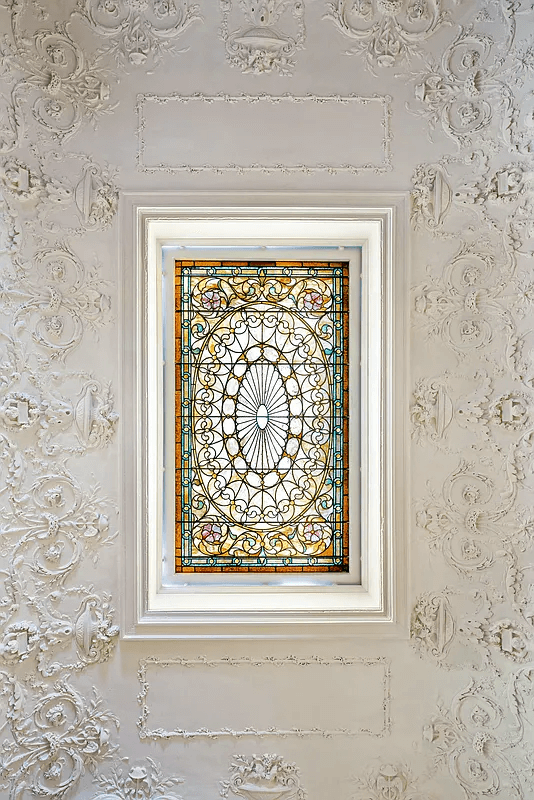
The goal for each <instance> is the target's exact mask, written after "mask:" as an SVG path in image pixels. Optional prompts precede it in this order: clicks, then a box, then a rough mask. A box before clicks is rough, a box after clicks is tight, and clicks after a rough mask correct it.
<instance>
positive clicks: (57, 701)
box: [0, 673, 118, 800]
mask: <svg viewBox="0 0 534 800" xmlns="http://www.w3.org/2000/svg"><path fill="white" fill-rule="evenodd" d="M0 677H1V679H2V683H3V694H4V695H5V696H6V695H7V698H8V710H7V713H6V719H7V723H8V726H9V731H10V733H11V739H5V740H4V741H3V742H2V750H1V753H0V770H1V772H0V786H1V787H2V788H3V789H5V790H6V791H8V792H9V795H6V797H7V796H9V800H18V799H19V798H22V797H23V796H28V794H29V795H32V796H34V797H48V798H50V800H54V799H56V798H57V800H61V798H63V797H65V795H66V794H67V793H69V792H72V790H73V789H74V788H75V787H76V785H77V784H78V782H79V780H80V778H81V777H82V775H83V774H84V773H85V772H86V771H89V772H91V773H94V772H95V771H96V769H97V767H98V764H99V763H100V762H101V761H103V760H105V759H106V758H110V757H112V756H113V755H114V753H115V752H116V750H117V747H116V746H115V745H113V744H112V743H111V732H112V728H114V727H116V726H117V724H118V721H117V719H116V718H115V717H114V716H113V714H111V713H110V712H108V711H105V710H103V709H102V703H101V700H100V698H99V696H98V694H97V693H96V690H94V693H93V696H92V697H90V698H84V697H83V696H82V695H81V694H79V692H77V691H76V690H75V689H74V688H73V687H72V686H71V685H70V684H69V683H68V682H67V681H66V680H61V681H58V682H57V683H54V684H53V685H52V686H45V685H40V686H36V687H32V688H30V687H27V686H24V685H23V684H22V683H20V682H19V681H17V680H16V679H15V678H13V677H11V676H10V675H8V674H6V673H2V674H1V676H0Z"/></svg>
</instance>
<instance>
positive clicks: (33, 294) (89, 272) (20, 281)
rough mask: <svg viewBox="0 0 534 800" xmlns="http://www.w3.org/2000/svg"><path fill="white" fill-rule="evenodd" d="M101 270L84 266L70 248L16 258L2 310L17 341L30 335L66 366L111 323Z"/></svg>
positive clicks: (5, 281)
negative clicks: (9, 315)
mask: <svg viewBox="0 0 534 800" xmlns="http://www.w3.org/2000/svg"><path fill="white" fill-rule="evenodd" d="M98 270H99V265H96V264H95V265H94V266H91V267H89V268H87V267H85V266H84V264H82V262H81V260H80V259H79V258H78V256H76V255H75V254H74V252H73V251H72V249H71V248H70V247H69V246H68V245H67V244H65V243H62V244H58V245H56V246H52V247H49V248H46V249H44V250H38V251H37V252H35V253H34V254H33V255H32V258H31V260H30V259H26V258H22V257H18V256H17V257H15V258H14V259H13V262H12V265H11V268H10V269H9V268H8V269H6V270H5V271H4V279H3V287H2V288H3V291H2V295H1V297H0V304H1V305H4V307H5V308H6V310H10V311H11V312H12V314H13V325H14V329H15V330H16V332H17V335H18V336H21V335H22V332H23V329H27V330H29V331H31V335H32V339H33V341H34V342H35V344H37V345H39V346H40V347H42V348H43V349H44V350H45V352H46V353H47V354H48V355H50V356H51V358H53V359H57V360H62V359H64V358H65V356H66V355H67V354H68V353H70V352H71V351H72V350H73V349H74V348H75V347H77V346H78V345H79V343H80V342H81V340H82V337H83V335H84V332H85V331H86V330H90V331H91V332H92V333H93V334H96V333H97V332H98V329H99V328H100V327H101V326H103V325H105V324H107V323H108V322H109V321H110V320H111V300H110V297H109V295H108V294H107V293H106V292H105V289H106V288H107V287H106V284H105V282H104V281H102V280H100V278H99V276H98Z"/></svg>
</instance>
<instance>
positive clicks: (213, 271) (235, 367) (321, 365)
mask: <svg viewBox="0 0 534 800" xmlns="http://www.w3.org/2000/svg"><path fill="white" fill-rule="evenodd" d="M348 286H349V275H348V265H347V264H344V263H338V262H266V261H258V262H211V261H210V262H208V261H177V262H176V274H175V301H176V313H175V362H176V364H175V376H176V517H175V520H176V571H177V572H190V571H207V572H210V571H213V572H224V571H232V572H251V571H252V572H254V571H255V572H263V571H265V572H271V571H272V572H294V571H299V572H302V571H321V572H328V571H346V570H347V569H348V465H347V460H348V410H347V397H348V328H349V318H348V313H349V303H348Z"/></svg>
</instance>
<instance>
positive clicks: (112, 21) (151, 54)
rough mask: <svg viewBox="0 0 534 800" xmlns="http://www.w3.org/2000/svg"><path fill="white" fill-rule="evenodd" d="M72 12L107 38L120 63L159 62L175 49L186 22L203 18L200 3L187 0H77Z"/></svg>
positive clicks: (108, 50) (142, 63) (173, 52)
mask: <svg viewBox="0 0 534 800" xmlns="http://www.w3.org/2000/svg"><path fill="white" fill-rule="evenodd" d="M75 13H77V14H80V15H81V16H82V17H83V18H84V19H85V20H86V21H87V22H88V23H89V24H90V25H91V27H92V29H93V30H94V32H95V33H96V34H98V35H99V36H101V37H102V39H104V40H105V41H108V42H109V46H108V48H107V52H109V53H111V54H112V55H114V56H115V59H116V61H117V64H119V65H121V66H125V65H126V64H128V63H129V64H132V65H133V66H143V65H145V64H146V63H147V62H148V61H150V60H152V61H153V63H154V64H159V63H160V62H161V61H162V59H163V56H165V55H171V54H175V53H176V52H177V49H176V40H177V39H178V38H179V37H180V36H182V34H183V33H184V32H185V31H186V30H187V29H188V28H189V26H190V25H191V24H192V23H193V22H200V21H201V20H202V16H201V15H200V7H199V5H197V4H196V3H191V4H190V3H188V2H186V0H78V4H77V7H76V12H75ZM179 52H183V51H179Z"/></svg>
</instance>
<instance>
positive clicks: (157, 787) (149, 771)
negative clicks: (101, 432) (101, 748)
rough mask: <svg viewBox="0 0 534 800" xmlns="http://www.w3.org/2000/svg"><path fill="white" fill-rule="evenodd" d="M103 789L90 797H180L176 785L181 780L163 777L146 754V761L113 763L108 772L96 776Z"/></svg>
mask: <svg viewBox="0 0 534 800" xmlns="http://www.w3.org/2000/svg"><path fill="white" fill-rule="evenodd" d="M94 782H95V783H96V784H97V785H98V786H99V787H100V788H101V789H102V790H103V791H102V792H98V794H96V795H94V797H93V798H92V800H182V798H181V797H180V796H178V795H177V794H176V793H175V791H174V790H175V788H176V787H177V786H179V785H180V784H181V783H183V778H179V777H177V776H171V777H168V778H167V777H165V776H164V775H163V772H162V770H161V766H160V764H158V763H157V762H156V761H154V759H152V758H150V756H147V759H146V762H145V763H142V764H141V763H139V764H134V765H133V766H132V767H130V768H127V767H124V765H122V764H121V765H117V766H114V767H113V768H112V770H111V772H110V774H106V775H104V774H99V775H96V776H95V779H94Z"/></svg>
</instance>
